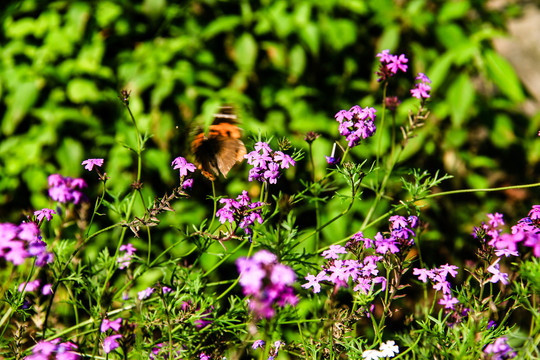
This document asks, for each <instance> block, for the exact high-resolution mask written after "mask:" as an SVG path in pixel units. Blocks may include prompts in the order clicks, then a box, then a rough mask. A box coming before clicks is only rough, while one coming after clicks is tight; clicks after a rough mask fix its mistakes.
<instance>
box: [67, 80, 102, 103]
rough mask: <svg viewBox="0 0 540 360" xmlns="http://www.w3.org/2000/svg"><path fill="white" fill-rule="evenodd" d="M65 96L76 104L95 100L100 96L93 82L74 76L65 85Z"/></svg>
mask: <svg viewBox="0 0 540 360" xmlns="http://www.w3.org/2000/svg"><path fill="white" fill-rule="evenodd" d="M67 96H68V98H69V100H71V101H72V102H74V103H76V104H81V103H84V102H97V101H98V100H99V99H100V98H101V96H100V94H99V90H98V88H97V86H96V84H95V82H93V81H90V80H86V79H80V78H76V79H73V80H71V81H70V82H69V83H68V85H67Z"/></svg>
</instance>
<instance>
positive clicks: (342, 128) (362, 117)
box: [332, 105, 377, 157]
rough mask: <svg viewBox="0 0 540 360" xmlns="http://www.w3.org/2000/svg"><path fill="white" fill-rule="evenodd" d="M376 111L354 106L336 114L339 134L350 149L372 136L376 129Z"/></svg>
mask: <svg viewBox="0 0 540 360" xmlns="http://www.w3.org/2000/svg"><path fill="white" fill-rule="evenodd" d="M376 111H377V110H375V108H371V107H366V108H364V109H362V108H361V107H360V106H358V105H355V106H353V107H352V108H351V109H350V110H349V111H346V110H340V111H338V112H337V114H336V116H335V118H336V121H337V122H338V123H339V133H340V134H341V135H342V136H345V139H346V140H347V141H348V146H349V147H350V148H352V147H355V146H357V145H358V144H360V141H362V140H364V139H367V138H368V137H371V136H373V134H374V133H375V131H376V129H377V128H376V126H375V124H374V120H375V112H376ZM344 119H347V121H344ZM332 153H333V152H332ZM332 157H333V155H332Z"/></svg>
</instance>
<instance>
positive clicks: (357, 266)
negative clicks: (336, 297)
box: [302, 245, 386, 294]
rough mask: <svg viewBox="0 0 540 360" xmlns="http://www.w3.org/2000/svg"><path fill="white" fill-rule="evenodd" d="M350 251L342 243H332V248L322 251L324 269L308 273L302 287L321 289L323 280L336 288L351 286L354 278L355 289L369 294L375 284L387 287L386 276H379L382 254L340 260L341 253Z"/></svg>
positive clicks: (317, 290)
mask: <svg viewBox="0 0 540 360" xmlns="http://www.w3.org/2000/svg"><path fill="white" fill-rule="evenodd" d="M347 253H348V251H347V249H346V248H345V247H343V246H341V245H331V246H330V248H329V249H328V250H326V251H324V252H323V253H322V255H323V256H324V258H325V259H327V260H328V261H327V263H326V264H324V265H323V266H322V271H321V272H319V273H318V274H317V275H316V276H315V275H311V274H309V273H308V275H307V276H306V278H305V279H306V280H307V281H308V282H307V283H306V284H303V285H302V287H303V288H305V289H308V288H310V287H313V292H314V293H318V292H320V291H321V284H320V283H321V282H322V281H328V282H331V283H333V284H334V285H335V287H336V288H340V287H345V286H349V281H351V280H352V283H353V285H354V291H360V292H362V293H363V294H368V293H369V292H370V291H371V290H372V289H373V286H374V285H375V284H382V288H383V290H384V289H386V278H385V277H383V276H377V275H378V274H379V270H378V269H377V264H378V263H379V261H380V260H382V256H366V257H365V258H364V259H363V260H361V261H360V260H353V259H349V260H340V259H339V255H341V254H347Z"/></svg>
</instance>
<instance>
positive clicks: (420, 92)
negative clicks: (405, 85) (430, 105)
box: [411, 73, 431, 99]
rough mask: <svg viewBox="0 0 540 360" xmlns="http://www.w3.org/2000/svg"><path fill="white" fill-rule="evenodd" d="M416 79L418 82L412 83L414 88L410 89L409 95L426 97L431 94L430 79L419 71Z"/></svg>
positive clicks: (419, 97) (420, 97) (418, 97)
mask: <svg viewBox="0 0 540 360" xmlns="http://www.w3.org/2000/svg"><path fill="white" fill-rule="evenodd" d="M416 79H417V80H420V82H419V83H417V84H415V85H414V88H412V89H411V95H412V96H413V97H415V98H417V99H428V98H429V97H430V96H431V95H430V94H429V92H430V91H431V86H429V84H430V83H431V80H430V79H429V78H428V77H427V76H426V74H424V73H419V74H418V76H417V77H416Z"/></svg>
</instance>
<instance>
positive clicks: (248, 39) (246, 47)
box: [234, 32, 258, 72]
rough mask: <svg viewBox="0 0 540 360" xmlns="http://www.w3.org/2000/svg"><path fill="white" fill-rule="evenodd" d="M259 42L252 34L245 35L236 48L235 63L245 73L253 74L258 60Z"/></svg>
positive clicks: (241, 37) (236, 44)
mask: <svg viewBox="0 0 540 360" xmlns="http://www.w3.org/2000/svg"><path fill="white" fill-rule="evenodd" d="M257 50H258V47H257V42H256V41H255V39H254V38H253V35H251V34H250V33H247V32H246V33H243V34H242V35H241V36H240V37H239V38H238V40H236V43H235V46H234V61H235V62H236V65H237V66H238V68H239V69H240V70H242V71H244V72H251V71H252V70H253V66H254V65H255V60H257Z"/></svg>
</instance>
